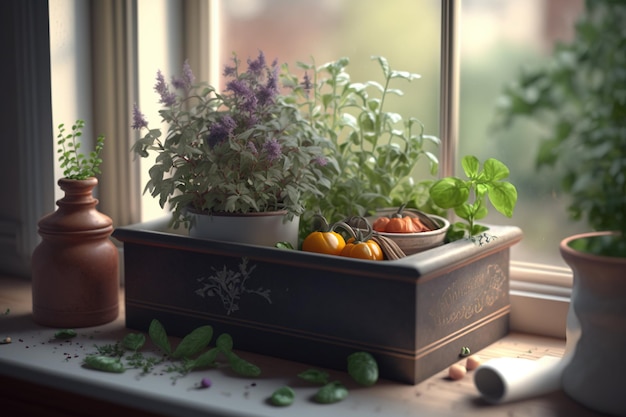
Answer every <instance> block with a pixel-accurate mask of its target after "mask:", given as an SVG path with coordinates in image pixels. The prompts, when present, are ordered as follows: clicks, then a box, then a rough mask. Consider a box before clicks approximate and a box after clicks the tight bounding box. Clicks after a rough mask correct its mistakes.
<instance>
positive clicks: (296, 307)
mask: <svg viewBox="0 0 626 417" xmlns="http://www.w3.org/2000/svg"><path fill="white" fill-rule="evenodd" d="M166 223H167V221H166V220H165V221H158V222H151V223H142V224H137V225H133V226H128V227H121V228H117V230H115V232H114V234H113V236H114V237H115V238H116V239H118V240H120V241H122V242H123V244H124V280H125V293H126V326H127V327H129V328H131V329H136V330H141V331H147V329H148V326H149V324H150V322H151V321H152V319H158V320H159V321H161V322H162V323H163V325H164V327H165V329H166V330H167V331H168V334H171V335H174V336H179V337H181V336H184V335H185V334H187V333H189V332H190V331H191V330H193V329H194V328H196V327H198V326H201V325H205V324H210V325H212V326H213V328H214V330H215V334H220V333H230V334H231V335H232V336H233V340H234V342H235V349H239V350H244V351H246V350H247V351H251V352H257V353H261V354H266V355H270V356H277V357H281V358H284V359H289V360H294V361H299V362H304V363H307V364H310V365H313V366H320V367H327V368H334V369H339V370H345V369H346V357H347V356H348V355H349V354H350V353H353V352H355V351H361V350H362V351H367V352H370V353H371V354H372V355H374V357H375V358H376V360H377V362H378V365H379V368H380V374H381V377H383V378H387V379H390V380H395V381H400V382H404V383H410V384H416V383H418V382H420V381H422V380H424V379H426V378H428V377H430V376H432V375H433V374H435V373H437V372H439V371H441V370H442V369H444V368H445V367H447V366H449V365H450V364H452V363H454V362H456V361H457V360H458V359H459V352H460V350H461V348H462V347H463V346H467V347H469V348H470V349H471V350H472V351H477V350H479V349H482V348H484V347H486V346H487V345H489V344H491V343H493V342H495V341H496V340H498V339H500V338H501V337H503V336H504V335H506V334H507V332H508V328H509V313H510V302H509V252H510V250H509V249H510V247H511V246H512V245H513V244H515V243H517V242H518V241H519V240H520V239H521V238H522V233H521V231H520V229H519V228H517V227H508V226H507V227H501V226H492V227H491V229H490V230H489V232H488V233H489V234H488V235H486V236H482V238H481V239H480V240H478V241H475V242H472V241H469V240H464V241H457V242H454V243H450V244H447V245H444V246H441V247H438V248H434V249H430V250H428V251H425V252H422V253H418V254H415V255H411V256H408V257H406V258H403V259H400V260H395V261H364V260H357V259H349V258H342V257H335V256H327V255H320V254H313V253H306V252H301V251H292V250H286V249H276V248H270V247H258V246H251V245H241V244H234V243H227V242H218V241H209V240H200V239H194V238H190V237H189V236H186V235H183V234H180V233H185V232H178V231H177V232H173V231H168V230H167V228H166Z"/></svg>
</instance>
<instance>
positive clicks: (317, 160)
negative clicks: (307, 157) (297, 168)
mask: <svg viewBox="0 0 626 417" xmlns="http://www.w3.org/2000/svg"><path fill="white" fill-rule="evenodd" d="M313 162H315V163H316V164H317V165H319V166H322V167H323V166H326V164H327V163H328V159H326V158H325V157H323V156H316V157H315V159H313Z"/></svg>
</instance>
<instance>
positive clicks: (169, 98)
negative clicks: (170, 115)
mask: <svg viewBox="0 0 626 417" xmlns="http://www.w3.org/2000/svg"><path fill="white" fill-rule="evenodd" d="M156 78H157V83H156V85H155V86H154V91H156V92H157V93H159V95H160V96H161V100H160V101H159V103H162V104H165V105H166V106H168V107H169V106H172V105H174V103H176V94H174V93H172V92H170V89H169V87H168V86H167V83H166V82H165V78H164V77H163V73H162V72H161V70H159V71H157V77H156Z"/></svg>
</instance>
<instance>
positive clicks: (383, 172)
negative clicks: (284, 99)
mask: <svg viewBox="0 0 626 417" xmlns="http://www.w3.org/2000/svg"><path fill="white" fill-rule="evenodd" d="M372 60H374V61H376V62H377V63H378V65H379V67H380V69H381V73H382V77H381V81H380V82H379V81H366V82H363V83H361V82H354V81H352V80H351V76H350V74H349V73H348V72H347V71H346V67H347V66H348V64H349V59H348V58H347V57H343V58H340V59H338V60H336V61H333V62H329V63H326V64H324V65H321V66H319V67H317V66H316V65H315V62H312V63H303V62H299V63H298V67H299V68H300V69H301V70H304V71H305V75H304V77H301V78H298V77H296V76H294V75H293V74H291V73H290V72H289V70H288V68H287V67H286V66H283V74H282V81H283V84H285V85H286V86H288V87H291V88H292V89H293V91H294V94H293V95H292V96H290V97H289V98H290V99H291V100H293V103H294V105H297V106H298V107H299V108H300V110H301V112H302V113H304V114H305V115H306V117H308V119H309V120H310V122H311V124H312V126H313V128H314V129H316V131H317V132H319V134H320V135H321V136H323V137H325V138H328V139H329V140H330V142H331V143H332V147H331V149H332V151H333V156H334V158H335V160H334V161H333V160H331V161H330V162H329V164H328V166H327V167H326V168H327V176H328V178H330V181H331V186H330V190H329V191H328V192H327V193H326V195H325V196H324V198H322V199H319V198H317V199H311V200H310V201H308V202H307V207H308V208H309V210H310V213H312V214H315V213H319V214H322V215H323V216H324V217H325V218H326V219H328V221H329V222H330V223H334V222H337V221H340V220H343V219H345V218H347V217H351V216H366V215H369V214H373V213H374V212H375V210H376V209H378V208H380V207H387V206H391V205H394V204H395V205H399V204H401V203H408V206H409V207H417V208H422V207H423V205H424V204H426V202H427V200H428V191H427V190H428V187H427V186H425V185H424V184H428V182H427V181H428V180H426V182H425V183H419V184H414V181H413V178H412V177H411V174H412V173H413V170H414V168H415V167H416V165H417V164H418V162H419V161H420V160H422V159H426V160H427V161H428V163H429V166H430V171H431V173H432V174H435V173H436V172H437V169H438V160H437V157H436V156H435V154H434V153H432V152H431V151H430V150H429V145H431V147H434V148H436V147H438V146H439V143H440V141H439V139H438V138H436V137H435V136H431V135H427V134H425V132H424V126H423V124H422V123H421V122H420V121H419V120H418V119H417V118H416V117H409V118H405V117H403V116H402V115H401V114H399V113H397V112H393V111H390V110H388V109H387V105H388V101H389V98H390V97H391V96H403V95H404V93H403V91H402V90H400V89H398V88H397V87H396V84H397V83H398V82H411V81H414V80H416V79H418V78H420V75H418V74H414V73H411V72H407V71H398V70H394V69H392V68H391V66H390V65H389V62H388V61H387V59H385V58H384V57H381V56H374V57H372ZM431 182H432V180H431ZM302 220H304V221H305V222H306V221H307V219H304V218H303V219H302ZM303 224H304V222H303Z"/></svg>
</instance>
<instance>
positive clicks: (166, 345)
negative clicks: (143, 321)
mask: <svg viewBox="0 0 626 417" xmlns="http://www.w3.org/2000/svg"><path fill="white" fill-rule="evenodd" d="M148 335H149V336H150V339H151V340H152V343H154V344H155V345H157V346H158V347H159V348H160V349H161V350H162V351H164V352H165V353H167V354H168V355H171V354H172V348H171V346H170V341H169V339H168V338H167V333H166V332H165V328H164V327H163V325H162V324H161V322H160V321H158V320H157V319H153V320H152V322H150V328H149V329H148Z"/></svg>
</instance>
